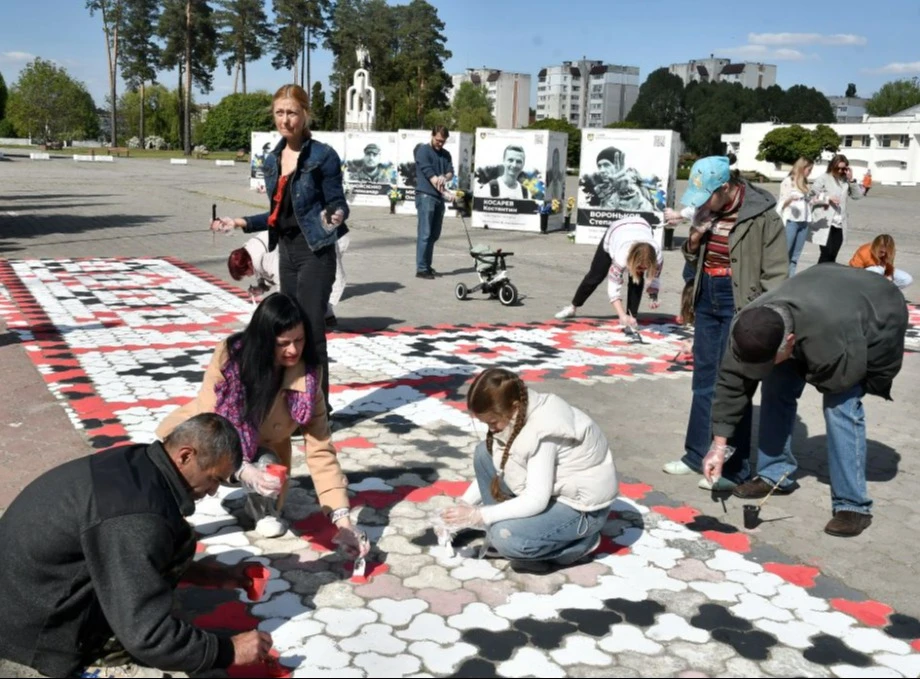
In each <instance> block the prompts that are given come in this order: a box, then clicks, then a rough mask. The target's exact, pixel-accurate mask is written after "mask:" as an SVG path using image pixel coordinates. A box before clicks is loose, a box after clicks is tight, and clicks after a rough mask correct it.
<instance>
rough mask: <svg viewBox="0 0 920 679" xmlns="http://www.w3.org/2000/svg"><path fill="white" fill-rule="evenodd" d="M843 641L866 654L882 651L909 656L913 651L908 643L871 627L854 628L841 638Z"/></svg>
mask: <svg viewBox="0 0 920 679" xmlns="http://www.w3.org/2000/svg"><path fill="white" fill-rule="evenodd" d="M841 641H843V643H845V644H846V645H847V646H849V647H850V648H852V649H853V650H856V651H860V652H862V653H866V654H872V653H875V652H877V651H882V652H884V653H894V654H896V655H907V654H908V653H910V651H911V648H910V646H909V645H908V644H907V642H905V641H901V640H900V639H894V638H893V637H890V636H888V635H887V634H885V633H884V632H882V631H881V630H879V629H875V628H871V627H854V628H852V629H850V630H849V631H848V632H847V633H846V634H844V635H843V636H842V637H841Z"/></svg>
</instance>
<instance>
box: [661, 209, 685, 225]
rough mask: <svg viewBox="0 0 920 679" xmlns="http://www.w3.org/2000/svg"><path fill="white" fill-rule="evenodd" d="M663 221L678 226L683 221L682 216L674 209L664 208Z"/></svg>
mask: <svg viewBox="0 0 920 679" xmlns="http://www.w3.org/2000/svg"><path fill="white" fill-rule="evenodd" d="M664 221H665V222H667V223H668V224H671V225H674V224H680V223H681V222H682V221H684V216H683V215H682V214H681V213H680V212H678V211H677V210H675V209H674V208H670V207H666V208H665V209H664Z"/></svg>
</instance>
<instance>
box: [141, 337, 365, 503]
mask: <svg viewBox="0 0 920 679" xmlns="http://www.w3.org/2000/svg"><path fill="white" fill-rule="evenodd" d="M226 361H227V343H226V341H223V342H221V343H220V344H219V345H218V347H217V349H216V350H215V351H214V356H213V357H212V358H211V363H210V364H209V365H208V368H207V370H206V371H205V374H204V380H203V381H202V383H201V389H200V390H199V391H198V396H196V397H195V398H194V399H193V400H191V401H189V402H188V403H186V404H185V405H184V406H181V407H179V408H177V409H176V410H174V411H173V412H172V413H170V415H169V416H168V417H167V418H166V419H165V420H163V423H162V424H160V426H159V427H157V432H156V434H157V436H158V437H159V438H160V439H163V438H164V437H166V436H167V435H169V433H170V432H172V430H173V429H175V428H176V427H177V426H179V425H180V424H181V423H183V422H185V421H186V420H187V419H189V418H190V417H194V416H195V415H198V414H200V413H213V412H215V409H216V407H217V394H216V392H215V390H214V387H215V385H217V384H218V383H219V382H221V381H223V379H224V377H223V374H222V373H221V368H222V367H223V366H224V364H225V363H226ZM321 383H322V380H321V379H320V378H319V376H317V385H319V384H321ZM285 390H291V391H301V392H302V391H305V390H306V377H305V376H304V364H303V362H302V361H301V362H300V363H298V364H297V365H296V366H294V367H291V368H288V369H286V370H285V372H284V377H283V378H282V382H281V389H280V390H279V391H278V395H277V396H276V397H275V402H274V403H273V404H272V407H271V409H270V410H269V412H268V415H267V416H266V417H265V420H264V421H263V422H262V426H261V427H260V428H259V445H260V446H264V447H266V448H269V449H270V450H272V451H273V452H274V453H275V454H276V455H277V456H278V458H279V459H280V460H281V462H282V463H283V464H284V465H285V466H286V467H287V468H288V470H290V468H291V436H293V435H294V433H295V432H297V431H298V429H300V425H298V424H297V423H296V422H295V421H294V420H293V419H292V418H291V415H290V413H289V412H288V407H287V403H286V401H285V397H284V392H285ZM303 435H304V439H305V442H306V459H307V467H308V468H309V470H310V476H311V477H312V478H313V485H314V486H315V488H316V496H317V500H318V501H319V504H320V507H322V509H323V511H324V512H326V513H327V514H328V513H329V512H331V511H332V510H334V509H339V508H340V507H347V506H348V492H347V488H348V479H347V478H345V474H344V473H342V468H341V466H339V460H338V458H337V457H336V451H335V447H334V446H333V445H332V434H331V432H330V430H329V420H328V418H327V417H326V401H325V399H324V397H323V392H322V389H320V388H317V390H316V399H315V400H314V402H313V417H312V418H311V419H310V421H309V423H307V425H306V426H305V427H304V428H303ZM286 492H287V485H286V484H285V488H284V490H283V491H282V494H281V499H280V500H279V506H280V505H281V504H282V503H283V498H284V495H285V494H286Z"/></svg>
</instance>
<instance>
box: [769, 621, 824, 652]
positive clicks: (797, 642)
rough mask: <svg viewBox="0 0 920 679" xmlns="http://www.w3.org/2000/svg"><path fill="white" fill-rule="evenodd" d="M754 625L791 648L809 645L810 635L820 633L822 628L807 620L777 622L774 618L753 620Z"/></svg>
mask: <svg viewBox="0 0 920 679" xmlns="http://www.w3.org/2000/svg"><path fill="white" fill-rule="evenodd" d="M754 627H757V628H758V629H761V630H763V631H764V632H767V633H768V634H772V635H773V636H775V637H776V638H777V639H779V642H780V643H781V644H784V645H786V646H791V647H792V648H798V649H802V650H804V649H806V648H809V647H810V646H811V637H812V636H814V635H816V634H821V633H822V631H823V630H820V629H818V628H817V627H815V626H814V625H809V624H808V623H807V622H799V621H798V620H792V621H789V622H777V621H776V620H768V619H762V620H755V621H754Z"/></svg>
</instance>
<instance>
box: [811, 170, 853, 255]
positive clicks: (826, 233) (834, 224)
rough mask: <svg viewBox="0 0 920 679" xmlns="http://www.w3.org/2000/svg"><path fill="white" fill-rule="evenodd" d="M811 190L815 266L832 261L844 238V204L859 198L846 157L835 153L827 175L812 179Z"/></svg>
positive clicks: (845, 224) (845, 232) (845, 233)
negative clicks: (816, 250) (816, 247)
mask: <svg viewBox="0 0 920 679" xmlns="http://www.w3.org/2000/svg"><path fill="white" fill-rule="evenodd" d="M812 190H813V191H814V193H815V199H814V202H813V203H812V204H813V206H814V211H813V212H812V224H813V227H812V228H813V230H812V232H811V242H812V243H815V244H817V245H819V246H820V247H821V256H820V257H819V258H818V264H823V263H825V262H836V261H837V253H839V252H840V247H841V246H842V245H843V244H844V243H845V242H846V239H847V203H848V202H849V200H850V199H851V198H852V199H853V200H859V199H860V198H862V197H863V194H862V191H860V189H859V186H858V185H857V184H856V181H855V180H854V179H853V170H852V169H851V168H850V161H848V160H847V157H846V156H845V155H843V154H842V153H838V154H837V155H835V156H834V157H833V158H831V162H829V163H828V164H827V172H825V173H824V174H822V175H821V176H820V177H818V178H817V179H815V181H814V184H812Z"/></svg>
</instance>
